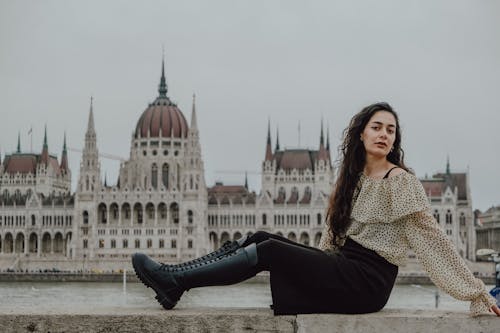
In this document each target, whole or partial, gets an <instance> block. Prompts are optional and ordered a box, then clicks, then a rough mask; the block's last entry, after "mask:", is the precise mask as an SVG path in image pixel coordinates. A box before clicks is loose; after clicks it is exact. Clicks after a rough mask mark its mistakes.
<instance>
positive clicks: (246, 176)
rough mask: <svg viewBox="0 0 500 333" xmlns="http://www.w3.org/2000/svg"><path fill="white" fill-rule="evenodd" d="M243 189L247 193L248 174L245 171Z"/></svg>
mask: <svg viewBox="0 0 500 333" xmlns="http://www.w3.org/2000/svg"><path fill="white" fill-rule="evenodd" d="M245 188H246V189H247V191H248V173H247V172H246V171H245Z"/></svg>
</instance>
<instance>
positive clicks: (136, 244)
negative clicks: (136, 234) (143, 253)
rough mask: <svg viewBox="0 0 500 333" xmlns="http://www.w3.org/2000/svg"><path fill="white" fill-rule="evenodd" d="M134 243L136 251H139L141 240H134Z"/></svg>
mask: <svg viewBox="0 0 500 333" xmlns="http://www.w3.org/2000/svg"><path fill="white" fill-rule="evenodd" d="M134 243H135V248H136V249H139V248H140V247H141V240H140V239H136V240H135V242H134Z"/></svg>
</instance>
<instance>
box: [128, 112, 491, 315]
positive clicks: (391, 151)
mask: <svg viewBox="0 0 500 333" xmlns="http://www.w3.org/2000/svg"><path fill="white" fill-rule="evenodd" d="M340 150H341V153H342V163H341V166H340V170H339V175H338V179H337V181H336V185H335V188H334V191H333V193H332V195H331V198H330V204H329V208H328V212H327V221H326V227H325V231H324V232H323V236H322V238H321V241H320V249H316V248H312V247H308V246H304V245H301V244H298V243H295V242H292V241H290V240H288V239H286V238H283V237H280V236H277V235H273V234H269V233H266V232H262V231H259V232H257V233H255V234H254V235H252V236H249V237H247V238H243V239H240V240H238V241H234V242H232V243H227V244H225V245H224V246H223V247H222V248H220V249H219V250H217V251H215V252H213V253H211V254H208V255H206V256H204V257H201V258H198V259H195V260H193V261H190V262H187V263H184V264H180V265H165V264H159V263H156V262H155V261H153V260H151V259H150V258H149V257H147V256H146V255H144V254H134V255H133V257H132V263H133V266H134V269H135V271H136V273H137V276H138V277H139V278H140V279H141V281H142V282H143V283H144V284H145V285H146V286H148V287H150V288H152V289H154V291H155V292H156V294H157V296H156V298H157V300H158V301H159V302H160V304H162V306H163V307H164V308H166V309H171V308H173V307H174V306H175V304H176V303H177V301H178V300H179V298H180V297H181V295H182V293H183V292H184V291H186V290H189V289H190V288H195V287H201V286H212V285H226V284H233V283H237V282H240V281H243V280H245V279H248V278H249V277H252V276H254V275H256V274H257V273H258V272H261V271H264V270H266V271H269V272H270V276H271V291H272V298H273V306H272V307H273V309H274V313H275V314H276V315H284V314H298V313H367V312H375V311H379V310H380V309H382V308H383V307H384V306H385V304H386V303H387V300H388V298H389V295H390V293H391V290H392V287H393V286H394V281H395V279H396V275H397V272H398V266H402V265H404V264H405V261H406V258H407V251H408V249H410V248H411V249H413V251H414V252H415V253H416V254H417V256H418V258H419V259H420V261H421V262H422V265H423V267H424V268H425V270H426V271H427V272H428V273H429V276H430V278H431V279H432V281H433V282H434V283H435V284H436V285H437V286H438V287H440V288H441V289H443V290H444V291H446V292H447V293H449V294H451V295H452V296H454V297H455V298H457V299H460V300H467V301H471V312H472V314H473V315H478V314H481V313H485V312H488V311H492V312H495V313H496V314H497V315H499V316H500V309H499V308H498V307H497V306H496V302H495V300H494V298H492V297H491V296H490V295H489V294H488V292H487V291H486V289H485V286H484V284H483V282H482V281H481V280H479V279H476V278H474V276H473V275H472V273H471V272H470V270H469V269H468V268H467V266H466V265H465V263H464V261H463V260H462V259H461V258H460V256H459V255H458V254H457V252H456V250H455V249H454V247H453V245H452V243H451V242H450V241H449V240H448V238H447V236H446V235H445V234H444V233H443V232H442V230H441V229H440V228H439V226H438V224H437V223H436V221H435V220H434V218H433V216H432V215H431V214H430V209H429V204H428V200H427V197H426V195H425V192H424V190H423V187H422V185H421V183H420V182H419V181H418V179H417V178H416V177H415V176H414V175H412V174H411V173H410V172H408V169H407V167H406V166H405V164H404V161H403V150H402V149H401V131H400V128H399V122H398V117H397V114H396V113H395V112H394V111H393V110H392V108H391V107H390V105H388V104H386V103H376V104H373V105H370V106H367V107H365V108H364V109H363V110H361V112H359V113H358V114H356V115H355V116H354V117H353V118H352V120H351V122H350V124H349V127H348V128H347V129H346V130H345V131H344V141H343V144H342V146H341V149H340Z"/></svg>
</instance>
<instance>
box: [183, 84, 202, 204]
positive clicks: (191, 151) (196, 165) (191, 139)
mask: <svg viewBox="0 0 500 333" xmlns="http://www.w3.org/2000/svg"><path fill="white" fill-rule="evenodd" d="M187 146H188V149H187V151H186V153H187V156H188V158H189V159H190V163H189V166H188V168H187V169H186V172H187V177H188V179H189V184H187V186H186V189H187V190H189V191H194V192H198V193H199V195H201V196H206V184H205V171H204V166H203V159H202V156H201V144H200V132H199V130H198V120H197V116H196V94H193V106H192V109H191V126H190V128H189V130H188V143H187Z"/></svg>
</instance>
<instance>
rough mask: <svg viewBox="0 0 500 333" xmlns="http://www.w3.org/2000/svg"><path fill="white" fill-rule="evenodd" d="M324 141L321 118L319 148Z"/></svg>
mask: <svg viewBox="0 0 500 333" xmlns="http://www.w3.org/2000/svg"><path fill="white" fill-rule="evenodd" d="M324 142H325V140H324V139H323V118H321V135H320V137H319V144H320V146H321V145H323V144H324Z"/></svg>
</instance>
